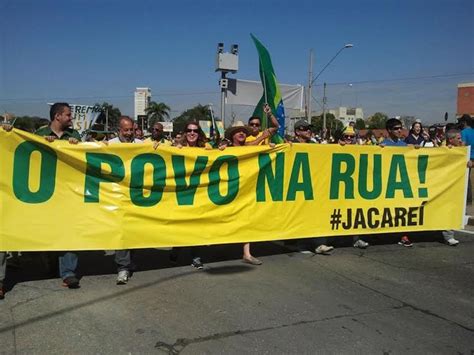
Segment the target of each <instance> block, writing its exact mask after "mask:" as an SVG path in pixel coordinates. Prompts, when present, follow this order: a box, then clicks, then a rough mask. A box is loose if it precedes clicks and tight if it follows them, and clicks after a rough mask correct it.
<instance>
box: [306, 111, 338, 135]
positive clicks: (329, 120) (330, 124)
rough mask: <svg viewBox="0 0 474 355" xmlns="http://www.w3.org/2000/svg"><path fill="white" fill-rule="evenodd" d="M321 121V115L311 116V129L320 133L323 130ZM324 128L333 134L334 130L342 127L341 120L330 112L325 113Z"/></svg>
mask: <svg viewBox="0 0 474 355" xmlns="http://www.w3.org/2000/svg"><path fill="white" fill-rule="evenodd" d="M323 122H324V118H323V115H319V116H313V117H312V118H311V124H312V125H313V127H314V128H313V130H314V131H315V132H318V133H320V134H321V133H322V130H323ZM326 128H327V130H328V131H329V133H330V135H332V136H334V134H335V132H336V131H338V130H341V129H342V128H344V123H342V121H341V120H338V119H337V118H336V117H335V116H334V115H333V114H332V113H326Z"/></svg>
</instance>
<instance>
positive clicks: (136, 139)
mask: <svg viewBox="0 0 474 355" xmlns="http://www.w3.org/2000/svg"><path fill="white" fill-rule="evenodd" d="M264 112H265V114H266V116H267V121H266V123H268V124H267V125H266V126H267V128H266V129H262V123H263V122H262V120H261V119H260V117H250V119H249V120H248V124H247V125H246V124H244V122H242V121H237V122H235V123H234V124H232V126H231V127H229V128H227V129H226V131H225V135H224V137H217V139H213V140H209V139H208V138H207V137H206V135H205V134H204V132H203V130H202V129H201V127H200V125H199V122H198V121H195V120H190V121H188V122H187V123H186V125H185V127H184V131H183V132H180V133H179V134H177V135H176V136H175V137H174V138H173V139H170V138H169V137H166V136H165V134H164V131H163V125H162V124H161V123H159V122H157V123H155V124H154V125H153V127H152V128H151V136H150V137H149V138H146V139H143V137H142V133H141V130H139V129H138V127H137V125H136V123H135V122H134V121H133V120H132V119H131V118H130V117H128V116H122V117H120V120H119V129H118V132H117V135H116V136H115V137H104V138H105V139H104V140H103V142H104V144H131V143H134V144H140V143H143V142H151V143H153V148H154V149H157V148H158V147H159V146H160V145H165V146H174V147H176V149H181V148H183V147H195V148H200V149H205V150H206V149H207V150H210V149H220V150H225V149H229V148H231V147H244V146H252V145H265V144H268V145H272V144H273V143H271V142H270V139H271V137H272V136H273V135H274V134H275V133H276V132H277V130H278V128H279V125H278V121H277V119H276V118H275V116H274V115H273V113H272V111H271V109H270V107H269V106H268V105H266V106H265V107H264ZM50 120H51V121H50V124H49V125H48V126H46V127H42V128H40V129H38V130H37V131H36V134H37V135H39V136H44V137H45V139H46V140H47V141H48V142H53V141H55V140H67V141H69V143H71V144H78V143H80V141H81V136H80V134H79V133H78V132H77V131H75V130H74V129H73V128H72V113H71V108H70V106H69V105H68V104H67V103H56V104H54V105H52V106H51V109H50ZM472 125H473V123H472V120H471V117H470V116H469V115H464V116H462V117H461V118H460V119H459V121H458V124H448V125H446V126H445V128H444V129H443V130H439V129H438V128H436V129H432V127H430V128H429V129H428V130H425V129H424V128H423V126H422V124H421V122H418V121H417V122H415V123H413V125H412V127H411V129H410V131H409V134H408V135H407V136H406V137H404V136H403V134H402V129H403V127H402V122H401V121H400V120H398V119H396V118H391V119H389V120H387V122H386V135H384V137H383V138H380V137H375V136H374V135H373V134H371V132H367V134H366V135H364V136H362V135H361V134H360V133H359V132H358V131H357V130H356V129H355V128H354V125H353V124H349V125H348V126H347V127H346V128H345V129H344V130H343V131H342V132H340V135H339V137H337V138H336V139H332V140H333V141H334V143H338V144H340V145H342V146H345V145H348V144H351V145H352V144H364V145H379V146H381V147H385V146H398V147H407V146H409V145H412V146H415V147H438V146H442V145H445V146H448V147H451V146H461V145H464V144H467V145H471V146H472V145H473V144H474V128H472ZM3 129H5V130H7V131H8V130H11V129H12V127H11V126H9V125H4V126H3ZM89 139H90V140H92V139H93V137H92V136H91V137H89ZM286 141H287V142H288V143H290V144H293V143H302V144H318V143H327V142H328V140H326V139H325V138H324V137H323V138H320V137H319V136H318V135H317V134H315V133H314V132H313V127H312V126H311V124H310V123H308V122H307V121H305V120H299V121H297V122H296V123H295V125H294V135H293V136H292V137H291V138H290V139H287V140H286ZM473 155H474V154H473V150H471V159H473V160H474V157H473ZM467 166H468V167H469V169H470V168H471V160H469V161H468V164H467ZM468 190H469V191H468V198H467V203H471V202H472V193H471V186H470V183H469V189H468ZM442 234H443V237H444V241H445V242H446V244H447V245H450V246H455V245H457V244H458V243H459V241H457V240H456V239H455V238H454V232H453V231H449V230H446V231H442ZM328 241H329V238H324V237H318V238H312V239H309V240H308V239H306V240H300V241H297V248H298V250H300V251H302V252H314V253H316V254H330V253H331V252H332V251H333V249H334V247H333V246H331V245H328V244H331V243H329V242H328ZM399 244H400V245H402V246H405V247H411V246H412V245H413V244H412V242H411V241H410V239H409V238H408V236H407V235H402V236H401V238H400V241H399ZM353 246H354V247H355V248H362V249H364V248H367V247H368V246H369V243H368V242H367V241H366V240H364V239H363V238H362V237H360V236H354V237H353ZM183 249H185V248H182V247H181V248H173V249H172V251H171V253H170V261H171V262H176V260H177V258H178V253H179V252H180V251H181V250H183ZM189 249H190V251H191V255H192V263H191V265H192V266H193V267H194V268H196V269H202V268H203V262H202V260H201V250H202V247H200V246H192V247H189ZM114 254H115V263H116V265H117V280H116V283H117V285H124V284H127V282H128V281H129V279H130V276H131V274H132V271H133V269H134V263H133V253H132V251H131V250H116V251H115V253H114ZM6 260H7V253H6V252H3V251H2V252H0V299H3V298H4V294H5V293H4V292H5V291H4V287H3V286H4V279H5V273H6ZM51 260H52V261H51ZM56 260H57V261H56ZM50 261H51V262H57V263H58V266H59V267H58V270H59V276H60V277H61V279H62V281H63V286H65V287H68V288H70V289H74V288H78V287H79V282H80V278H79V277H78V275H77V273H76V270H77V266H78V254H77V253H76V252H64V253H60V255H59V257H58V255H57V254H56V253H54V254H53V253H51V258H50ZM242 261H243V262H245V263H248V264H251V265H261V264H262V261H261V260H259V259H258V258H256V257H255V256H253V255H252V253H251V248H250V243H245V244H244V245H243V253H242Z"/></svg>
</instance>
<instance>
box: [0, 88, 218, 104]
mask: <svg viewBox="0 0 474 355" xmlns="http://www.w3.org/2000/svg"><path fill="white" fill-rule="evenodd" d="M217 94H219V92H218V91H196V92H183V93H177V92H169V93H167V92H158V93H155V94H154V95H155V96H195V95H217ZM132 97H133V93H130V94H129V95H114V96H74V97H73V96H64V97H56V96H50V97H24V98H20V97H16V98H0V101H5V102H21V101H26V102H28V101H30V102H31V101H50V100H52V99H55V100H56V101H58V100H107V99H130V98H132Z"/></svg>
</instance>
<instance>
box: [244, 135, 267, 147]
mask: <svg viewBox="0 0 474 355" xmlns="http://www.w3.org/2000/svg"><path fill="white" fill-rule="evenodd" d="M262 135H263V132H259V133H258V134H257V136H252V135H250V136H248V137H247V138H246V139H245V143H250V142H253V141H256V140H257V139H258V138H260V137H261V136H262ZM264 144H268V138H265V139H264V140H263V141H261V142H260V143H259V145H264Z"/></svg>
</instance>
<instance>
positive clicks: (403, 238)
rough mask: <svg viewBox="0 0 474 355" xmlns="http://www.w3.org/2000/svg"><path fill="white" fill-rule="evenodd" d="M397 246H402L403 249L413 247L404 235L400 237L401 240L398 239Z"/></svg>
mask: <svg viewBox="0 0 474 355" xmlns="http://www.w3.org/2000/svg"><path fill="white" fill-rule="evenodd" d="M398 244H400V245H403V246H404V247H412V246H413V243H412V242H410V239H408V237H407V236H406V235H404V236H403V237H402V239H400V241H399V242H398Z"/></svg>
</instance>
